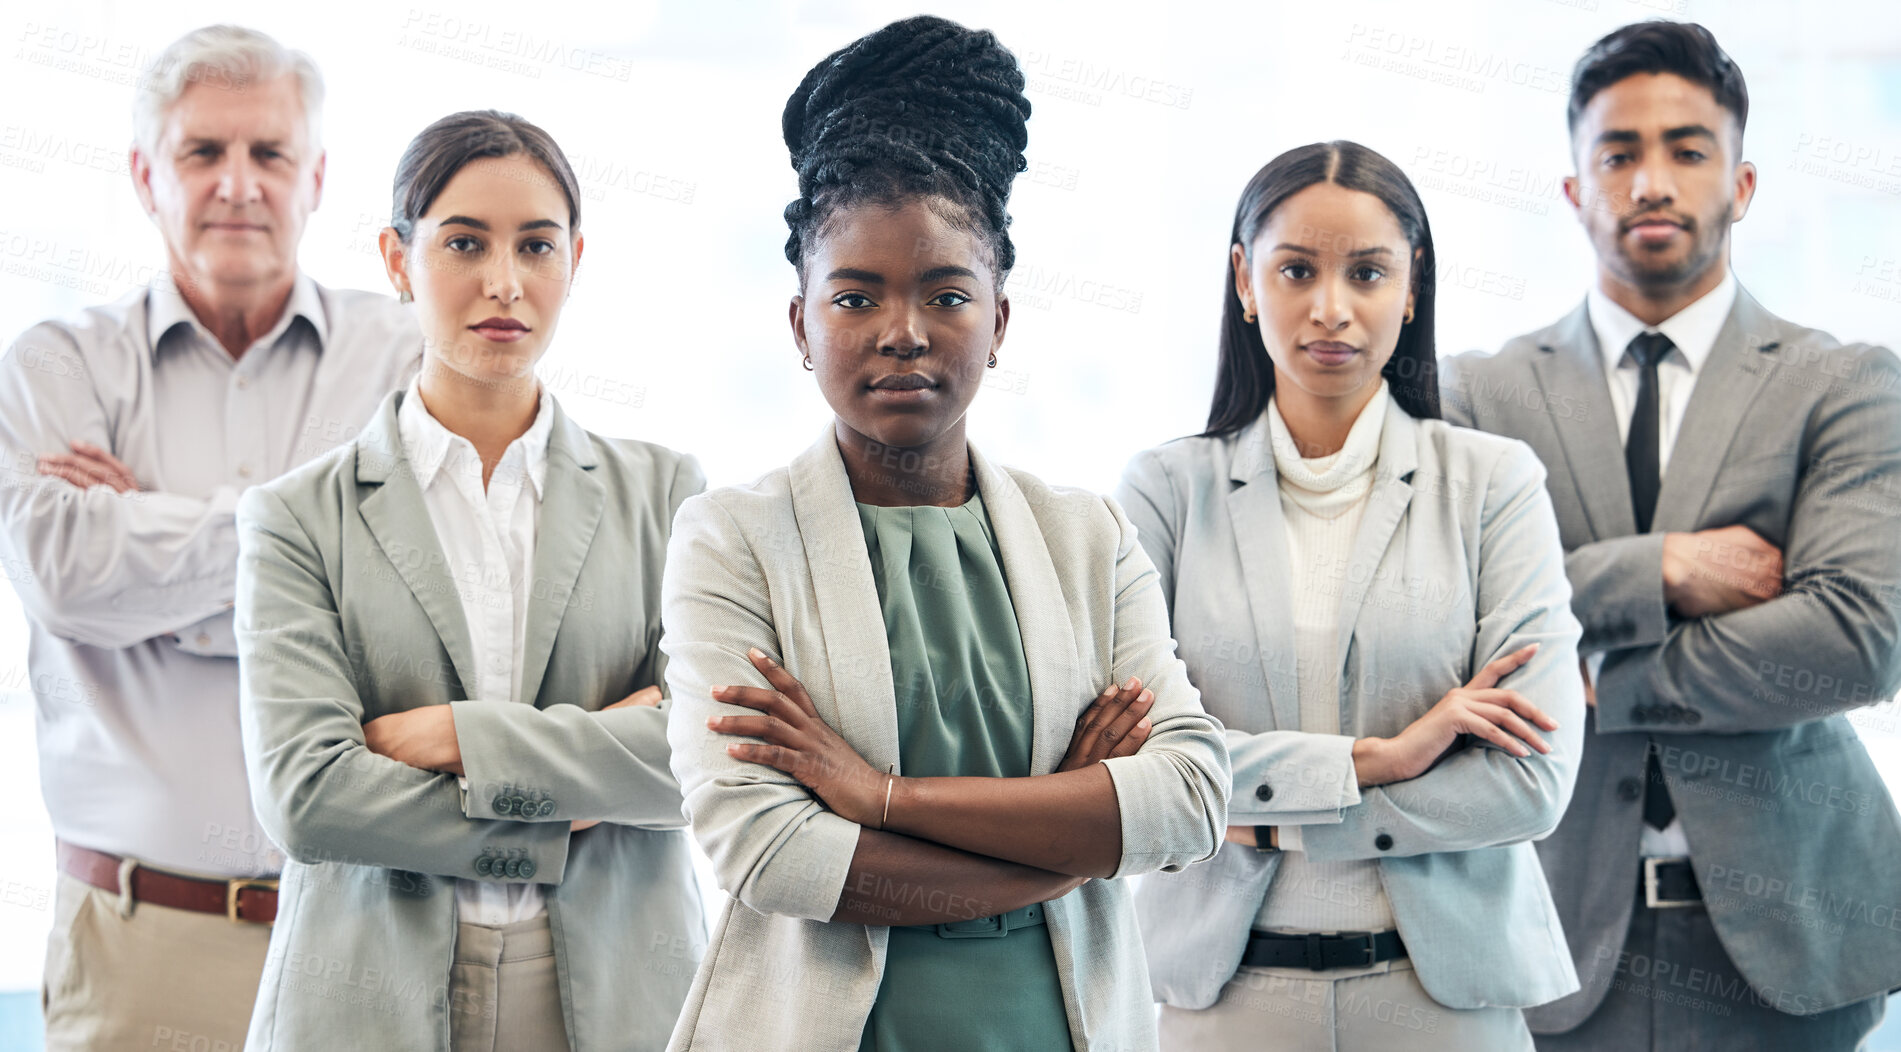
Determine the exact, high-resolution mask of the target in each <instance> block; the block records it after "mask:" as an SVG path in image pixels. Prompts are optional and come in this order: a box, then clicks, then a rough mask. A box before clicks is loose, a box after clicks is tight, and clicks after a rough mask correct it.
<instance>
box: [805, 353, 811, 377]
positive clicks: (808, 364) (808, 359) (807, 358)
mask: <svg viewBox="0 0 1901 1052" xmlns="http://www.w3.org/2000/svg"><path fill="white" fill-rule="evenodd" d="M805 371H806V372H808V373H809V372H811V371H812V356H811V355H809V354H808V355H806V356H805Z"/></svg>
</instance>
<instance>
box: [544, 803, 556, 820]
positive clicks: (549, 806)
mask: <svg viewBox="0 0 1901 1052" xmlns="http://www.w3.org/2000/svg"><path fill="white" fill-rule="evenodd" d="M552 814H554V801H553V800H543V801H542V802H541V817H543V818H547V817H548V816H550V815H552Z"/></svg>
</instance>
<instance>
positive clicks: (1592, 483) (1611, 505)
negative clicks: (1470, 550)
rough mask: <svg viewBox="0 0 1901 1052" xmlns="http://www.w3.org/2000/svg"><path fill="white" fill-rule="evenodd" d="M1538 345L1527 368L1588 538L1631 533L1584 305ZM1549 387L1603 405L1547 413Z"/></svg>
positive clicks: (1624, 481)
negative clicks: (1540, 395)
mask: <svg viewBox="0 0 1901 1052" xmlns="http://www.w3.org/2000/svg"><path fill="white" fill-rule="evenodd" d="M1538 349H1539V350H1540V351H1542V352H1544V353H1542V354H1540V355H1538V356H1537V357H1536V358H1534V359H1533V361H1532V370H1533V372H1535V373H1536V374H1537V376H1538V386H1539V388H1540V390H1541V391H1543V392H1545V397H1544V404H1545V407H1546V410H1547V412H1546V414H1545V415H1546V418H1547V419H1549V420H1550V421H1551V426H1552V427H1553V428H1555V429H1556V430H1557V432H1558V444H1559V446H1561V447H1562V448H1563V449H1564V462H1565V468H1566V470H1567V472H1568V473H1569V474H1570V476H1571V484H1572V485H1574V486H1576V487H1577V491H1578V501H1579V504H1580V505H1581V506H1582V507H1583V509H1584V517H1585V520H1586V522H1588V523H1589V525H1590V529H1591V536H1592V537H1595V538H1597V539H1598V540H1606V539H1608V538H1611V537H1623V536H1626V535H1629V534H1632V533H1636V532H1637V512H1636V510H1635V509H1634V508H1633V507H1632V506H1631V501H1630V474H1629V472H1628V471H1627V470H1626V469H1625V467H1624V440H1623V438H1622V437H1621V436H1619V435H1618V433H1617V418H1616V417H1615V416H1614V415H1613V410H1612V409H1611V388H1610V382H1609V381H1608V380H1606V379H1605V378H1604V359H1603V356H1602V354H1601V353H1600V351H1599V349H1598V346H1597V334H1596V332H1595V331H1593V330H1592V328H1591V318H1590V314H1589V312H1588V310H1587V309H1586V308H1585V306H1584V305H1583V304H1579V305H1578V308H1577V309H1576V310H1574V311H1572V312H1571V313H1570V315H1568V316H1567V317H1566V318H1565V319H1564V320H1563V321H1560V322H1559V323H1558V324H1557V325H1555V326H1553V328H1552V339H1551V341H1550V342H1549V343H1540V344H1539V346H1538ZM1554 391H1577V392H1589V393H1590V394H1591V395H1592V396H1593V397H1592V398H1591V399H1590V400H1589V401H1588V402H1586V403H1584V404H1586V405H1597V406H1603V407H1604V411H1603V412H1599V413H1593V412H1588V411H1587V412H1577V413H1569V414H1565V413H1558V412H1553V411H1550V410H1551V407H1552V405H1553V402H1552V399H1551V397H1550V392H1554Z"/></svg>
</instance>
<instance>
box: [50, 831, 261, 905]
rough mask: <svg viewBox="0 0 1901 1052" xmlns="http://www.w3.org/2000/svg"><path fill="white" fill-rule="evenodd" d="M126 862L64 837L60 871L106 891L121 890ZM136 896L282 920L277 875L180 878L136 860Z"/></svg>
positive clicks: (136, 898)
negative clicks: (230, 877) (137, 862)
mask: <svg viewBox="0 0 1901 1052" xmlns="http://www.w3.org/2000/svg"><path fill="white" fill-rule="evenodd" d="M124 864H125V860H124V859H122V858H120V857H119V856H117V855H108V854H106V853H105V852H103V851H94V850H93V849H91V848H89V847H80V846H78V845H77V844H68V843H67V842H66V841H64V840H61V841H60V842H59V870H60V872H62V873H64V874H66V875H67V876H69V877H72V878H73V879H75V880H83V881H85V882H86V883H88V884H91V885H92V886H93V887H95V888H99V889H100V890H102V891H109V892H111V893H112V894H114V895H118V894H121V892H120V890H119V869H120V867H121V866H123V865H124ZM132 901H134V902H149V903H151V904H152V905H154V906H167V907H170V908H172V909H175V910H191V911H192V912H194V913H221V914H223V915H224V916H225V917H226V918H228V919H229V920H231V921H233V922H234V923H235V922H246V923H250V924H270V923H272V922H273V921H275V920H277V878H275V877H268V878H267V877H233V878H232V879H230V880H205V879H203V878H200V877H180V876H176V875H174V874H171V873H166V872H164V871H163V870H157V869H147V868H145V867H144V866H140V865H138V864H136V863H134V865H133V869H132Z"/></svg>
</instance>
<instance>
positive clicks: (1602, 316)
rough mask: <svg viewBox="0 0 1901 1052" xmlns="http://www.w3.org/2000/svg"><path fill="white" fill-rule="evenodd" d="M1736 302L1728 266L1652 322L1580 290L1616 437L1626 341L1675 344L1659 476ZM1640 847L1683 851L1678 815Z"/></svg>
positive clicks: (1626, 425) (1633, 371)
mask: <svg viewBox="0 0 1901 1052" xmlns="http://www.w3.org/2000/svg"><path fill="white" fill-rule="evenodd" d="M1735 303H1736V276H1735V275H1734V274H1732V273H1730V272H1729V271H1728V270H1727V269H1725V270H1724V272H1723V281H1722V283H1721V284H1719V285H1717V286H1716V287H1715V288H1713V289H1711V290H1710V291H1708V292H1706V293H1704V294H1703V296H1702V297H1701V298H1699V299H1697V300H1696V301H1695V302H1693V303H1691V304H1690V305H1688V306H1686V307H1684V308H1683V309H1682V310H1680V311H1678V312H1676V313H1675V314H1672V315H1671V316H1669V317H1668V318H1665V319H1664V320H1663V321H1662V322H1660V323H1658V324H1656V325H1645V324H1644V323H1643V322H1642V321H1640V320H1638V318H1637V316H1636V315H1634V314H1632V313H1631V312H1629V311H1627V310H1625V309H1624V308H1622V307H1620V306H1618V305H1617V304H1616V303H1614V302H1612V300H1611V298H1610V297H1609V296H1606V295H1605V294H1604V292H1603V290H1602V289H1600V288H1598V287H1597V286H1596V285H1592V286H1591V291H1590V292H1589V293H1588V294H1587V295H1586V296H1585V310H1586V312H1587V313H1588V314H1589V315H1590V318H1591V328H1592V330H1593V331H1594V332H1595V333H1596V334H1597V349H1598V351H1599V353H1601V354H1602V355H1603V356H1604V375H1605V378H1606V379H1607V380H1609V381H1610V388H1611V412H1612V414H1613V415H1614V416H1615V417H1616V418H1617V434H1618V437H1619V438H1622V439H1625V440H1627V441H1628V439H1629V437H1630V417H1631V413H1632V412H1634V411H1635V407H1636V404H1637V387H1638V383H1639V381H1640V379H1641V373H1642V371H1643V370H1642V367H1641V366H1639V365H1638V364H1637V360H1636V359H1635V358H1633V357H1632V356H1631V355H1630V353H1629V348H1630V341H1632V340H1634V339H1636V338H1637V335H1638V334H1639V333H1644V332H1661V333H1663V334H1664V335H1665V336H1667V337H1669V338H1670V342H1671V343H1673V344H1675V345H1676V346H1675V348H1674V349H1673V350H1671V351H1670V353H1668V354H1666V355H1664V357H1663V361H1662V362H1660V363H1658V365H1657V411H1658V415H1659V417H1660V419H1659V421H1658V424H1659V426H1658V430H1657V477H1658V478H1659V479H1661V478H1663V477H1664V473H1665V472H1666V471H1667V470H1668V469H1669V466H1670V449H1671V447H1673V446H1675V445H1676V441H1677V429H1678V428H1679V427H1681V426H1682V424H1683V411H1684V410H1685V409H1686V408H1688V407H1689V405H1690V392H1691V391H1692V390H1694V389H1695V387H1696V378H1697V376H1698V375H1699V374H1700V373H1701V372H1702V368H1703V363H1704V362H1705V361H1707V360H1708V359H1709V356H1710V350H1711V349H1712V348H1714V347H1715V346H1716V337H1717V335H1718V334H1720V333H1721V332H1722V331H1723V323H1724V322H1726V321H1728V320H1729V311H1730V308H1731V307H1732V306H1734V305H1735ZM1657 587H1658V588H1662V587H1663V582H1661V581H1659V582H1657ZM1586 662H1587V665H1588V667H1589V669H1590V677H1591V682H1592V683H1596V682H1597V674H1598V670H1599V669H1600V668H1602V667H1603V665H1604V652H1603V651H1601V650H1600V651H1598V652H1597V653H1595V654H1592V655H1590V656H1589V657H1588V658H1586ZM1640 850H1641V851H1642V853H1643V854H1645V855H1688V854H1689V853H1690V842H1689V840H1688V839H1687V838H1685V837H1684V835H1683V820H1682V819H1680V818H1675V819H1671V821H1670V824H1669V825H1668V826H1666V827H1664V828H1663V829H1653V828H1651V826H1650V824H1649V823H1645V824H1644V838H1643V846H1642V848H1641V849H1640Z"/></svg>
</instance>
